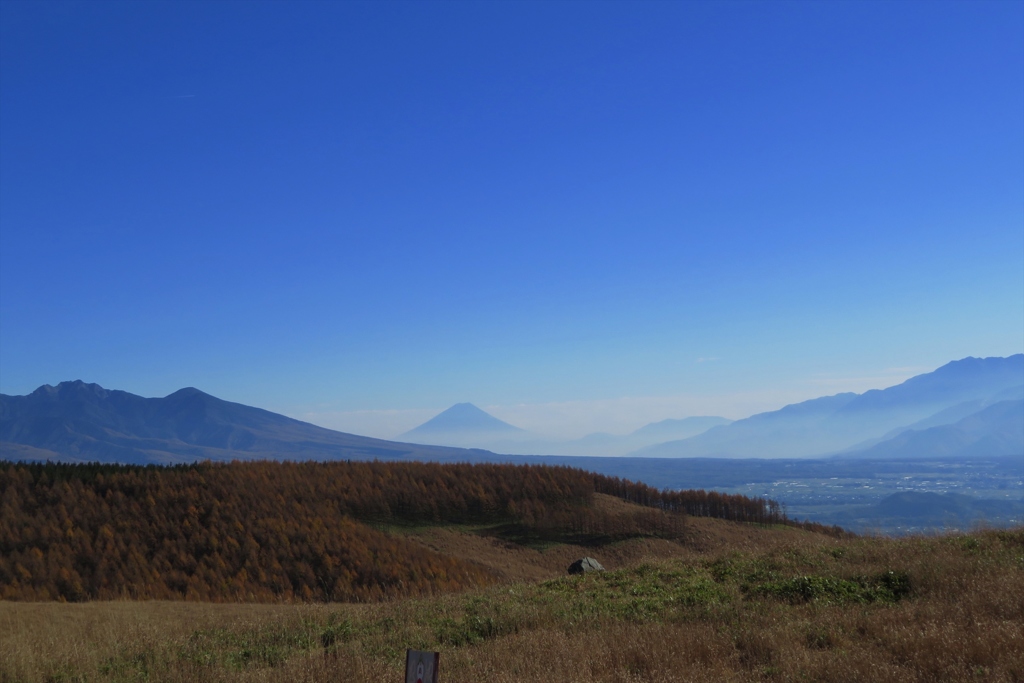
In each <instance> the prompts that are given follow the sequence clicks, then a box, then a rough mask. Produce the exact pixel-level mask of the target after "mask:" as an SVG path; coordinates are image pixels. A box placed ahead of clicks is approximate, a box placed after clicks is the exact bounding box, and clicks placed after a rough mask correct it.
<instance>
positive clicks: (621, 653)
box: [0, 529, 1024, 683]
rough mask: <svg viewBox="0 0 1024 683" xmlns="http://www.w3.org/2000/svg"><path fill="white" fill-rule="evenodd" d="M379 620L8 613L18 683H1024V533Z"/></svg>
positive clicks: (454, 599)
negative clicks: (428, 654) (415, 677)
mask: <svg viewBox="0 0 1024 683" xmlns="http://www.w3.org/2000/svg"><path fill="white" fill-rule="evenodd" d="M804 536H810V535H809V534H804V533H802V532H789V537H790V538H791V539H792V540H791V541H783V542H777V541H776V542H773V543H772V544H771V545H766V546H763V547H750V546H748V547H747V549H744V550H737V549H728V548H718V549H716V550H712V551H709V552H707V553H704V554H702V555H699V556H694V555H689V556H687V557H685V558H682V557H681V558H676V559H661V560H657V561H644V562H639V563H637V564H634V565H632V566H627V567H624V568H621V569H618V570H616V571H609V572H605V573H602V574H592V575H587V576H584V577H565V578H557V579H553V580H548V581H541V582H534V583H522V582H519V583H508V584H504V585H500V586H493V587H491V588H488V589H483V590H476V591H470V592H465V593H459V594H452V595H445V596H437V597H433V598H422V599H414V600H403V601H395V602H388V603H378V604H359V605H355V604H306V605H252V604H245V605H243V604H234V605H230V604H229V605H223V604H220V605H212V604H203V603H188V602H93V603H85V604H58V603H43V604H41V603H0V651H2V652H3V653H4V656H3V658H2V663H0V681H3V682H4V683H6V682H8V681H10V682H13V681H26V682H37V681H39V682H42V681H183V682H186V681H342V680H344V681H399V680H401V679H402V665H403V655H404V650H405V648H407V647H412V648H418V649H438V650H440V651H441V674H442V680H443V681H444V682H445V683H455V682H466V683H479V682H481V681H495V682H505V681H508V682H511V681H538V682H541V683H544V682H551V683H555V682H558V683H569V682H573V681H622V682H625V681H666V682H667V681H680V680H707V681H755V680H777V681H790V680H792V681H842V680H851V681H853V680H857V681H1021V680H1024V530H1022V529H1017V530H1013V531H983V532H978V533H975V534H970V535H956V536H945V537H931V538H907V539H899V540H894V539H879V538H854V539H841V540H839V539H831V538H827V539H822V540H820V541H819V539H815V540H814V542H813V543H808V542H806V540H805V539H804V538H802V537H804Z"/></svg>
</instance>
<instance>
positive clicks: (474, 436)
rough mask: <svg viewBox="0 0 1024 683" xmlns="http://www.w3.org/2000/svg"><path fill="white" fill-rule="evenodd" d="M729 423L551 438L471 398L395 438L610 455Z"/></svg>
mask: <svg viewBox="0 0 1024 683" xmlns="http://www.w3.org/2000/svg"><path fill="white" fill-rule="evenodd" d="M730 422H731V420H727V419H726V418H724V417H705V416H701V417H687V418H682V419H671V420H662V421H661V422H654V423H651V424H648V425H645V426H643V427H641V428H639V429H637V430H636V431H634V432H632V433H630V434H621V435H620V434H607V433H603V432H596V433H594V434H588V435H586V436H584V437H582V438H579V439H572V440H557V439H548V438H544V437H542V436H540V435H538V434H533V433H531V432H528V431H526V430H524V429H520V428H519V427H515V426H513V425H510V424H508V423H507V422H503V421H501V420H499V419H498V418H496V417H494V416H493V415H490V414H489V413H487V412H484V411H483V410H481V409H480V408H477V407H476V406H475V405H473V404H472V403H456V404H455V405H453V406H452V407H451V408H448V409H447V410H445V411H444V412H442V413H440V414H439V415H437V416H436V417H434V418H432V419H430V420H428V421H427V422H424V423H423V424H421V425H420V426H419V427H416V428H415V429H411V430H409V431H407V432H405V433H404V434H402V435H400V436H399V437H398V438H399V439H402V440H408V441H412V442H415V443H426V444H436V445H441V446H461V447H474V448H484V449H487V450H489V451H494V452H496V453H515V454H519V455H602V456H616V455H625V454H626V453H629V452H630V451H633V450H636V449H638V448H643V447H644V446H650V445H652V444H657V443H662V442H664V441H668V440H671V439H685V438H687V437H690V436H694V435H696V434H700V433H701V432H704V431H707V430H708V429H710V428H712V427H717V426H719V425H725V424H729V423H730Z"/></svg>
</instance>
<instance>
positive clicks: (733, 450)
mask: <svg viewBox="0 0 1024 683" xmlns="http://www.w3.org/2000/svg"><path fill="white" fill-rule="evenodd" d="M1021 384H1024V354H1017V355H1015V356H1010V357H1009V358H965V359H963V360H959V361H953V362H951V363H947V364H946V365H944V366H942V367H941V368H939V369H937V370H935V371H934V372H930V373H927V374H923V375H918V376H916V377H912V378H910V379H908V380H907V381H905V382H903V383H902V384H899V385H897V386H894V387H889V388H888V389H875V390H872V391H868V392H865V393H863V394H853V393H846V394H837V395H835V396H826V397H822V398H817V399H813V400H810V401H804V402H802V403H797V404H793V405H788V406H786V407H784V408H782V409H781V410H776V411H772V412H768V413H761V414H758V415H754V416H752V417H749V418H746V419H744V420H737V421H736V422H733V423H731V424H728V425H725V426H721V427H714V428H712V429H710V430H708V431H706V432H704V433H703V434H699V435H697V436H694V437H691V438H688V439H683V440H679V441H670V442H667V443H663V444H659V445H656V446H651V447H649V448H645V449H641V450H639V451H636V452H635V453H634V454H635V455H644V456H653V457H768V458H784V457H807V456H814V455H822V454H828V453H835V452H838V451H841V450H844V449H847V448H850V447H851V446H853V445H855V444H860V443H863V442H865V441H866V440H869V439H878V438H879V437H883V436H885V435H886V434H887V433H889V432H891V431H892V430H895V429H898V428H906V427H908V426H909V425H912V424H914V423H915V422H918V421H920V420H924V419H926V418H928V417H931V416H935V415H937V414H939V413H941V412H942V411H944V410H947V409H949V408H951V407H953V406H956V405H959V404H963V403H967V402H970V401H982V402H984V401H987V400H990V399H992V397H995V396H998V395H1000V394H1002V393H1005V392H1011V393H1012V392H1014V391H1016V388H1017V387H1019V386H1020V385H1021Z"/></svg>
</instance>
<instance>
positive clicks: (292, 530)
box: [0, 461, 780, 601]
mask: <svg viewBox="0 0 1024 683" xmlns="http://www.w3.org/2000/svg"><path fill="white" fill-rule="evenodd" d="M595 492H600V493H607V494H611V495H614V496H618V497H620V498H623V499H625V500H629V501H632V502H636V503H639V504H641V505H644V506H647V508H648V511H647V512H644V511H637V512H631V513H630V514H628V515H625V516H623V515H609V514H606V513H601V512H599V511H598V510H597V509H596V508H595V507H594V506H593V505H592V504H591V502H592V498H593V495H594V493H595ZM684 513H686V514H704V515H711V516H721V517H724V518H727V519H736V520H742V521H750V522H761V523H766V522H772V521H780V520H779V517H778V508H777V506H775V507H773V506H772V505H770V504H769V502H766V501H761V500H755V499H750V498H745V497H744V496H728V495H725V494H717V493H707V492H703V491H700V492H670V491H658V490H656V489H653V488H651V487H648V486H645V485H643V484H636V483H634V482H628V481H624V480H619V479H613V478H609V477H604V476H602V475H595V474H591V473H588V472H584V471H582V470H578V469H573V468H568V467H550V466H511V465H491V464H481V465H468V464H445V465H442V464H437V463H419V462H391V463H382V462H348V461H345V462H327V463H317V462H306V463H295V462H284V463H282V462H270V461H261V462H235V463H231V464H213V463H200V464H195V465H187V466H174V467H156V466H147V467H139V466H118V465H100V464H84V465H68V464H52V463H47V464H14V463H2V462H0V598H2V599H8V600H12V599H17V600H71V601H76V600H88V599H113V598H121V597H128V598H136V599H187V600H214V601H224V600H232V601H236V600H257V601H276V600H320V601H331V600H349V601H351V600H374V599H379V598H382V597H385V596H389V595H408V594H419V593H426V592H433V591H444V590H453V589H459V588H463V587H468V586H474V585H480V584H483V583H487V582H489V581H492V580H493V579H494V577H493V576H492V575H491V574H490V573H489V572H488V571H487V570H485V569H483V568H481V567H479V566H477V565H474V564H471V563H468V562H464V561H459V560H456V559H453V558H450V557H445V556H442V555H440V554H438V553H436V552H433V551H431V550H429V549H427V548H425V547H423V546H422V545H420V544H417V543H415V542H413V541H410V540H408V539H407V538H405V537H403V536H401V535H396V534H391V533H387V532H385V531H383V530H382V528H383V527H385V526H387V525H394V524H450V523H472V524H494V525H505V526H509V525H511V526H513V527H515V528H516V529H518V530H519V532H521V533H526V534H535V535H539V536H550V537H561V538H564V537H571V538H604V539H614V538H623V537H629V536H635V535H661V536H669V537H671V536H674V535H678V534H679V533H680V532H681V530H682V527H683V523H684V522H683V515H684Z"/></svg>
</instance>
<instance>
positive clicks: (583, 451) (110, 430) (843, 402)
mask: <svg viewBox="0 0 1024 683" xmlns="http://www.w3.org/2000/svg"><path fill="white" fill-rule="evenodd" d="M399 438H400V439H403V441H405V440H407V441H409V442H410V443H404V442H394V441H386V440H383V439H373V438H369V437H364V436H357V435H354V434H345V433H343V432H336V431H333V430H330V429H324V428H322V427H317V426H315V425H312V424H308V423H305V422H301V421H299V420H293V419H291V418H288V417H285V416H283V415H277V414H275V413H271V412H269V411H266V410H261V409H259V408H252V407H249V406H245V405H241V404H239V403H230V402H228V401H223V400H221V399H218V398H215V397H213V396H210V395H209V394H205V393H203V392H202V391H199V390H198V389H192V388H188V389H181V390H180V391H176V392H174V393H173V394H171V395H169V396H166V397H164V398H143V397H141V396H136V395H134V394H130V393H128V392H125V391H114V390H107V389H104V388H103V387H101V386H99V385H97V384H86V383H84V382H81V381H75V382H62V383H61V384H59V385H57V386H55V387H53V386H49V385H45V386H42V387H40V388H39V389H37V390H36V391H34V392H32V393H31V394H29V395H27V396H7V395H3V394H0V458H5V459H35V460H46V459H52V460H80V461H92V460H98V461H101V462H128V463H151V462H152V463H174V462H191V461H194V460H197V459H207V458H208V459H211V460H232V459H254V458H274V459H283V460H309V459H312V460H327V459H338V458H355V459H367V458H380V459H395V458H412V459H436V460H451V459H465V460H472V459H479V457H481V456H484V455H487V456H493V453H486V452H485V451H483V452H482V451H481V450H479V449H485V448H486V449H487V450H489V451H494V452H498V453H516V454H522V455H621V454H623V453H625V452H628V451H632V452H631V453H630V454H631V455H639V456H645V457H676V458H678V457H712V458H717V457H732V458H800V457H821V456H826V455H835V456H837V457H842V458H867V459H907V458H946V457H975V456H1017V455H1020V456H1022V457H1024V354H1018V355H1015V356H1011V357H1009V358H983V359H982V358H965V359H963V360H959V361H954V362H952V363H948V364H947V365H944V366H942V367H941V368H939V369H937V370H935V371H934V372H930V373H927V374H923V375H918V376H916V377H912V378H911V379H908V380H907V381H906V382H903V383H902V384H899V385H897V386H894V387H890V388H888V389H882V390H873V391H868V392H865V393H863V394H853V393H848V394H837V395H835V396H826V397H822V398H817V399H813V400H810V401H805V402H803V403H797V404H794V405H788V406H786V407H784V408H782V409H780V410H776V411H772V412H768V413H761V414H759V415H754V416H752V417H749V418H746V419H743V420H737V421H735V422H730V421H729V420H726V419H725V418H720V417H690V418H685V419H680V420H664V421H662V422H657V423H653V424H649V425H646V426H644V427H641V428H640V429H638V430H636V431H634V432H632V433H631V434H627V435H613V434H590V435H588V436H586V437H583V438H582V439H576V440H573V441H551V440H545V439H542V438H541V437H539V436H537V435H534V434H531V433H530V432H527V431H525V430H522V429H520V428H518V427H515V426H513V425H510V424H508V423H507V422H503V421H502V420H499V419H498V418H496V417H493V416H491V415H489V414H487V413H486V412H484V411H483V410H480V409H479V408H477V407H476V406H474V405H472V404H470V403H459V404H456V405H454V406H452V407H451V408H449V409H448V410H446V411H444V412H442V413H441V414H439V415H437V416H436V417H434V418H433V419H431V420H428V421H427V422H425V423H424V424H422V425H420V426H418V427H416V428H415V429H412V430H410V431H408V432H406V433H405V434H403V435H402V436H401V437H399ZM428 444H429V445H428ZM466 448H475V449H477V450H466Z"/></svg>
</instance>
